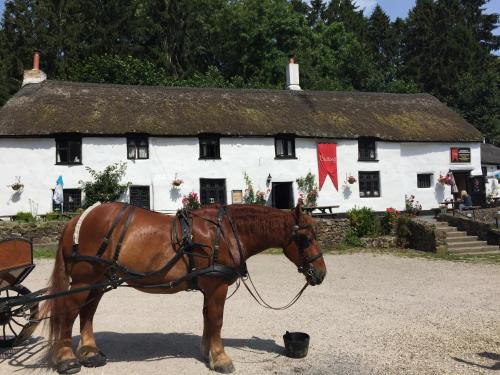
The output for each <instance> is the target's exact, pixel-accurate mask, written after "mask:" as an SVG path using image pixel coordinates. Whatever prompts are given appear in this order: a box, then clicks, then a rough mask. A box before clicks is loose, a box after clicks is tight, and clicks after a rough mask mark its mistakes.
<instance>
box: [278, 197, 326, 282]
mask: <svg viewBox="0 0 500 375" xmlns="http://www.w3.org/2000/svg"><path fill="white" fill-rule="evenodd" d="M292 215H293V218H294V221H295V222H294V225H293V227H292V230H291V233H290V239H289V240H288V241H287V243H286V244H285V246H284V248H283V250H284V252H285V255H286V257H287V258H288V259H290V260H291V261H292V262H293V263H294V264H295V265H296V266H297V267H298V270H299V272H300V273H302V274H304V276H305V277H306V280H307V282H308V283H309V285H319V284H321V283H322V282H323V279H324V278H325V275H326V265H325V261H324V259H323V254H322V253H321V251H320V250H319V247H318V242H317V240H316V233H315V232H314V220H313V218H312V217H311V216H309V215H306V214H304V212H303V211H302V202H300V201H299V203H298V204H297V207H295V209H294V210H293V212H292Z"/></svg>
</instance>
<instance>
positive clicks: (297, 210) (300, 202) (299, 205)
mask: <svg viewBox="0 0 500 375" xmlns="http://www.w3.org/2000/svg"><path fill="white" fill-rule="evenodd" d="M303 207H304V201H303V200H302V198H299V200H298V201H297V206H296V207H295V217H296V218H297V219H298V218H299V217H300V216H302V214H303V213H304V209H303Z"/></svg>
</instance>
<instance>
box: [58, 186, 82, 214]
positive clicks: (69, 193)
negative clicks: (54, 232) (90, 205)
mask: <svg viewBox="0 0 500 375" xmlns="http://www.w3.org/2000/svg"><path fill="white" fill-rule="evenodd" d="M52 193H53V192H52ZM61 206H62V207H61ZM81 207H82V190H81V189H63V204H62V205H60V204H57V203H56V202H54V200H53V199H52V211H54V212H56V211H57V212H61V210H62V211H63V212H74V211H76V210H77V209H79V208H81Z"/></svg>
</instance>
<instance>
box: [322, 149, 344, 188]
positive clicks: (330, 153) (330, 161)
mask: <svg viewBox="0 0 500 375" xmlns="http://www.w3.org/2000/svg"><path fill="white" fill-rule="evenodd" d="M318 169H319V190H321V187H322V186H323V183H324V182H325V179H326V176H330V178H331V180H332V182H333V185H334V186H335V189H337V190H339V188H338V182H337V181H338V177H337V144H335V143H318Z"/></svg>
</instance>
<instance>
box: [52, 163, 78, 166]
mask: <svg viewBox="0 0 500 375" xmlns="http://www.w3.org/2000/svg"><path fill="white" fill-rule="evenodd" d="M55 165H68V166H72V165H83V163H56V164H55Z"/></svg>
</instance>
